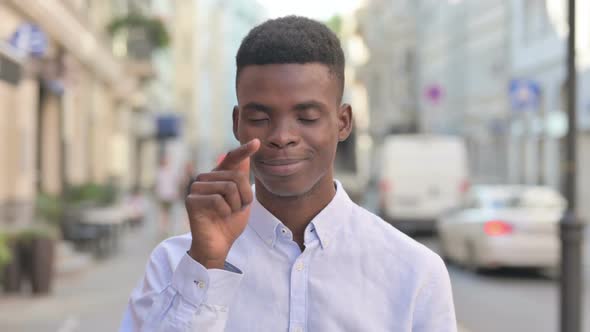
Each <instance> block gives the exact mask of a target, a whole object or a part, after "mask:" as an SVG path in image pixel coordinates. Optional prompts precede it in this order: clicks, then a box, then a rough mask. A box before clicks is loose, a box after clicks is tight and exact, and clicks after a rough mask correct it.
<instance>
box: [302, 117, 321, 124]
mask: <svg viewBox="0 0 590 332" xmlns="http://www.w3.org/2000/svg"><path fill="white" fill-rule="evenodd" d="M317 120H318V119H311V118H299V121H301V122H303V123H314V122H316V121H317Z"/></svg>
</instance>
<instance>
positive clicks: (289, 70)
mask: <svg viewBox="0 0 590 332" xmlns="http://www.w3.org/2000/svg"><path fill="white" fill-rule="evenodd" d="M237 96H238V106H236V107H235V108H234V114H233V121H234V134H235V136H236V138H237V139H238V140H239V141H240V142H241V143H242V144H243V143H246V142H248V141H249V140H251V139H253V138H258V139H260V141H261V143H262V144H261V147H260V149H259V150H258V152H257V153H256V154H254V156H253V157H252V159H251V169H252V171H253V173H254V176H255V177H256V180H257V184H261V185H262V186H264V188H265V189H266V190H267V191H269V192H270V193H272V194H274V195H278V196H283V197H287V196H300V195H303V194H305V193H307V192H309V191H310V190H311V189H313V188H314V187H315V186H316V184H318V183H329V185H332V177H333V167H332V164H333V162H334V158H335V154H336V146H337V144H338V141H340V140H344V139H346V137H348V135H349V133H350V130H351V122H352V114H351V109H350V106H348V105H342V106H341V105H340V100H339V99H340V98H339V97H340V84H339V81H338V80H337V79H336V77H335V76H334V75H333V74H332V73H330V71H329V68H328V67H327V66H325V65H322V64H318V63H310V64H272V65H251V66H247V67H244V68H243V69H242V71H241V72H240V77H239V80H238V84H237ZM322 180H324V181H322Z"/></svg>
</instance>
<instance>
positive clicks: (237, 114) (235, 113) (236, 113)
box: [231, 106, 240, 142]
mask: <svg viewBox="0 0 590 332" xmlns="http://www.w3.org/2000/svg"><path fill="white" fill-rule="evenodd" d="M231 117H232V120H233V131H234V137H235V138H236V139H237V140H238V142H239V141H240V138H239V136H238V122H239V120H240V109H239V108H238V106H234V110H233V112H232V115H231Z"/></svg>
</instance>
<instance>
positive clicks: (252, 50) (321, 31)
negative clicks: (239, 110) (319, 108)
mask: <svg viewBox="0 0 590 332" xmlns="http://www.w3.org/2000/svg"><path fill="white" fill-rule="evenodd" d="M314 62H315V63H321V64H323V65H325V66H326V67H328V68H329V69H330V73H331V74H333V75H334V76H335V77H334V78H335V79H336V80H337V81H338V83H339V86H340V93H339V98H340V100H338V102H340V101H341V99H342V92H343V91H344V52H343V51H342V48H341V47H340V40H339V39H338V37H337V36H336V35H335V34H334V33H333V32H332V31H331V30H330V29H329V28H328V27H327V26H325V25H324V24H322V23H320V22H317V21H314V20H311V19H308V18H305V17H300V16H287V17H283V18H278V19H275V20H268V21H266V22H264V23H263V24H261V25H259V26H257V27H255V28H254V29H252V30H251V31H250V32H249V33H248V35H247V36H246V37H245V38H244V40H243V41H242V44H241V45H240V48H239V49H238V54H237V55H236V65H237V73H236V86H237V84H238V81H239V79H240V74H241V71H242V69H244V67H247V66H250V65H268V64H289V63H299V64H306V63H314Z"/></svg>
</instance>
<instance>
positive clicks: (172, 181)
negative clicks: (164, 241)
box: [156, 155, 179, 237]
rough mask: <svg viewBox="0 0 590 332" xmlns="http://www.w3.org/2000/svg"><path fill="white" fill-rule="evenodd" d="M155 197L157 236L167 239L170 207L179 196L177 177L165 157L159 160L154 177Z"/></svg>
mask: <svg viewBox="0 0 590 332" xmlns="http://www.w3.org/2000/svg"><path fill="white" fill-rule="evenodd" d="M156 197H157V199H158V202H159V210H160V222H159V227H158V230H159V234H160V236H162V237H167V236H168V234H169V233H170V221H171V219H172V207H173V205H174V202H175V201H176V200H177V199H178V197H179V196H178V176H177V174H176V172H175V170H174V169H173V168H172V165H171V164H170V161H169V159H168V156H166V155H163V156H162V157H161V158H160V165H159V167H158V171H157V175H156Z"/></svg>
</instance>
